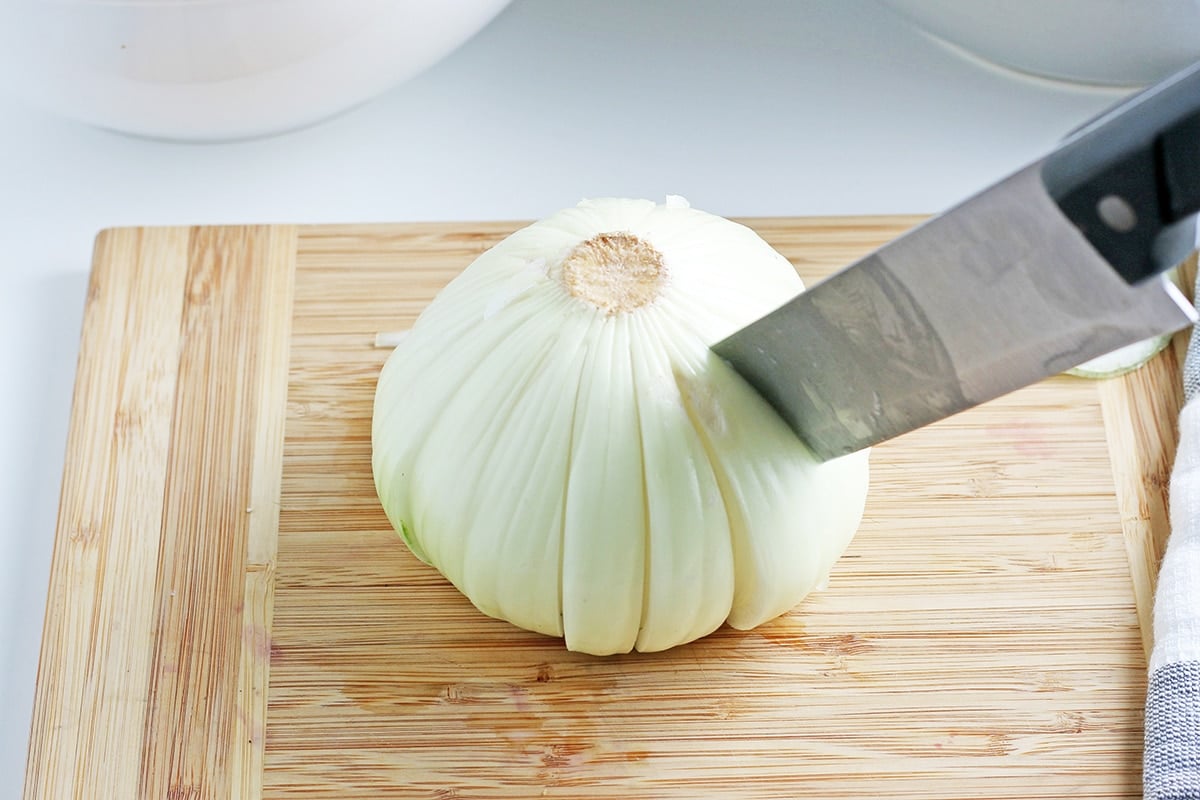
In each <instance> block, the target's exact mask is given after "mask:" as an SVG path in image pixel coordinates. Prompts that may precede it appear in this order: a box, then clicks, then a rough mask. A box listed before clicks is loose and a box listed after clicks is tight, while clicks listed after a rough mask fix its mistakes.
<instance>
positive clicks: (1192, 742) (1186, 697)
mask: <svg viewBox="0 0 1200 800" xmlns="http://www.w3.org/2000/svg"><path fill="white" fill-rule="evenodd" d="M1197 291H1200V285H1197ZM1183 385H1184V399H1185V401H1186V404H1185V405H1184V408H1183V411H1182V412H1181V413H1180V415H1179V449H1178V451H1177V453H1176V456H1175V467H1174V471H1173V473H1172V475H1171V497H1170V501H1171V537H1170V539H1169V540H1168V542H1167V552H1166V554H1165V555H1164V556H1163V562H1162V568H1161V569H1160V571H1159V576H1158V590H1157V593H1156V595H1155V599H1154V650H1153V652H1152V653H1151V655H1150V685H1149V688H1148V690H1147V693H1146V751H1145V758H1144V770H1145V771H1144V777H1143V784H1144V789H1145V798H1146V800H1200V327H1198V328H1193V329H1192V339H1191V342H1190V344H1189V347H1188V355H1187V359H1186V360H1185V362H1184V368H1183Z"/></svg>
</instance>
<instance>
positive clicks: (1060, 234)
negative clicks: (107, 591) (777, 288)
mask: <svg viewBox="0 0 1200 800" xmlns="http://www.w3.org/2000/svg"><path fill="white" fill-rule="evenodd" d="M1198 210H1200V63H1198V64H1196V65H1194V66H1192V67H1189V68H1188V69H1185V70H1183V71H1181V72H1179V73H1177V74H1175V75H1173V76H1172V77H1170V78H1168V79H1167V80H1165V81H1163V82H1161V83H1159V84H1157V85H1155V86H1152V87H1150V88H1149V89H1146V90H1144V91H1142V92H1140V93H1138V94H1136V95H1134V96H1133V97H1131V98H1129V99H1127V100H1125V101H1123V102H1121V103H1119V104H1118V105H1116V106H1115V107H1114V108H1112V109H1110V110H1108V111H1107V112H1105V113H1103V114H1101V115H1100V116H1099V117H1097V118H1096V119H1095V120H1093V121H1092V122H1090V123H1088V124H1086V125H1084V126H1083V127H1082V128H1080V129H1078V130H1077V131H1075V132H1074V133H1073V134H1071V135H1070V136H1068V138H1067V139H1066V140H1064V141H1063V142H1062V143H1061V144H1060V145H1059V146H1058V147H1057V148H1056V149H1055V150H1054V151H1053V152H1051V153H1049V154H1048V155H1046V156H1044V157H1043V158H1040V159H1038V160H1037V161H1035V162H1034V163H1032V164H1029V165H1028V166H1026V167H1024V168H1022V169H1019V170H1017V171H1016V172H1015V173H1013V174H1012V175H1010V176H1008V177H1007V178H1005V179H1003V180H1001V181H1000V182H998V183H996V184H994V185H993V186H991V187H989V188H987V189H985V190H983V191H982V192H980V193H978V194H976V195H974V196H972V197H970V198H968V199H967V200H965V201H964V202H962V203H960V204H959V205H957V206H955V207H953V208H951V209H950V210H949V211H946V212H945V213H943V214H941V215H939V216H936V217H934V218H932V219H930V220H929V221H927V222H925V223H923V224H921V225H919V226H917V227H916V228H914V229H912V230H911V231H909V232H908V233H906V234H905V235H903V236H901V237H900V238H898V239H896V240H894V241H892V242H890V243H889V244H886V245H884V246H883V247H882V248H880V249H878V250H876V251H875V252H873V253H871V254H869V255H867V256H866V257H865V258H863V259H861V260H860V261H858V262H856V263H854V264H851V265H850V266H848V267H846V268H844V269H842V270H841V271H839V272H837V273H836V274H834V275H833V276H831V277H829V278H827V279H825V280H824V281H821V282H820V283H818V284H816V285H814V286H813V287H812V288H811V289H809V290H808V291H806V292H803V293H802V294H800V295H798V296H796V297H795V298H793V299H792V300H790V301H788V302H787V303H785V304H784V305H783V306H781V307H780V308H778V309H776V310H775V311H773V312H771V313H770V314H768V315H767V316H765V317H763V318H762V319H759V320H757V321H755V322H753V323H751V324H750V325H748V326H746V327H745V328H742V329H741V330H739V331H737V332H736V333H734V334H733V335H731V336H730V337H728V338H727V339H724V340H723V341H721V342H718V343H717V344H716V345H714V346H713V350H714V351H715V352H716V354H717V355H718V356H720V357H721V358H723V359H725V360H726V361H727V362H729V363H730V364H731V365H732V366H733V367H734V369H736V370H737V371H738V372H739V373H740V374H741V375H742V376H743V377H744V378H745V379H746V380H747V381H748V382H749V383H750V384H751V385H753V386H754V387H755V388H756V389H757V390H758V392H759V393H760V394H762V395H763V397H764V398H766V400H767V401H768V402H769V403H770V404H771V405H772V406H774V407H775V409H776V410H777V411H778V412H779V414H780V415H781V416H782V417H783V418H784V419H785V420H786V421H787V422H788V424H789V425H790V426H791V427H792V429H793V430H794V431H795V432H796V433H797V435H798V436H799V437H800V438H801V439H802V440H803V441H804V442H805V443H806V444H807V445H808V446H809V448H810V449H811V450H812V451H813V453H814V454H815V455H816V456H817V457H818V458H820V459H823V460H825V459H831V458H835V457H837V456H841V455H845V454H847V453H851V452H854V451H856V450H860V449H863V448H865V447H869V446H871V445H875V444H878V443H880V442H883V441H886V440H888V439H891V438H892V437H895V436H899V435H900V434H903V433H907V432H909V431H912V430H915V429H916V428H920V427H922V426H925V425H928V424H930V423H933V422H936V421H938V420H941V419H944V418H946V417H949V416H951V415H952V414H955V413H957V412H959V411H962V410H964V409H967V408H970V407H972V406H976V405H978V404H980V403H983V402H986V401H988V400H991V399H993V398H995V397H998V396H1000V395H1002V394H1006V393H1008V392H1011V391H1013V390H1016V389H1019V388H1021V387H1023V386H1027V385H1029V384H1031V383H1035V382H1037V381H1039V380H1041V379H1043V378H1046V377H1049V376H1051V375H1057V374H1059V373H1061V372H1063V371H1064V370H1067V369H1070V368H1072V367H1075V366H1078V365H1079V364H1082V363H1083V362H1085V361H1088V360H1090V359H1092V358H1095V357H1097V356H1100V355H1103V354H1105V353H1109V352H1112V351H1113V350H1116V349H1118V348H1120V347H1123V346H1125V345H1129V344H1132V343H1134V342H1138V341H1141V340H1144V339H1147V338H1150V337H1152V336H1156V335H1160V334H1164V333H1168V332H1172V331H1176V330H1180V329H1182V328H1184V327H1187V326H1188V325H1190V324H1192V323H1193V322H1195V321H1196V319H1197V314H1196V310H1195V309H1194V308H1193V307H1192V305H1191V304H1190V303H1189V302H1188V300H1187V298H1185V297H1184V296H1183V294H1182V293H1181V292H1180V291H1179V289H1178V288H1176V286H1175V284H1174V283H1172V282H1171V281H1170V279H1169V278H1168V277H1167V276H1166V275H1164V274H1163V273H1164V272H1165V271H1166V270H1168V269H1169V268H1171V267H1172V266H1174V265H1176V264H1178V263H1179V262H1180V261H1181V260H1182V259H1183V258H1184V257H1185V256H1186V255H1187V254H1188V253H1189V252H1190V251H1191V250H1192V248H1193V247H1194V246H1195V220H1194V215H1195V213H1196V212H1197V211H1198Z"/></svg>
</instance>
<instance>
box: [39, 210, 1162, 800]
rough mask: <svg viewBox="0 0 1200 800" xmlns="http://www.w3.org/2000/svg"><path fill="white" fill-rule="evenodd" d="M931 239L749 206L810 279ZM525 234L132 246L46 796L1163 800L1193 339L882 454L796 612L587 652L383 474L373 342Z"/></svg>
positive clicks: (62, 649) (94, 384)
mask: <svg viewBox="0 0 1200 800" xmlns="http://www.w3.org/2000/svg"><path fill="white" fill-rule="evenodd" d="M918 221H919V218H918V217H900V218H897V217H892V218H850V217H847V218H825V219H810V220H798V219H752V220H746V222H747V223H748V224H749V225H751V226H752V227H754V228H755V229H757V230H758V231H759V232H760V233H762V234H763V236H764V237H765V238H767V240H768V241H770V242H771V243H772V244H773V245H775V246H776V247H777V248H778V249H779V250H780V251H781V252H783V253H784V254H785V255H786V256H787V257H788V258H789V259H791V260H792V262H793V263H794V264H795V265H796V267H797V269H798V270H799V271H800V272H801V274H802V275H803V276H804V277H805V279H806V280H808V281H812V280H815V279H817V278H819V277H820V276H822V275H825V274H828V273H829V272H830V271H832V270H833V269H835V268H837V267H838V266H841V265H842V264H844V263H846V262H847V261H849V260H851V259H852V258H854V257H856V256H858V255H860V254H862V253H864V252H866V251H867V250H870V249H872V248H874V247H876V246H878V245H880V244H882V243H884V242H886V241H888V240H889V239H891V238H893V237H895V236H896V235H898V234H899V233H901V232H902V231H903V230H905V229H907V228H908V227H911V226H912V225H913V224H916V223H917V222H918ZM515 227H517V223H514V222H497V223H472V224H453V223H443V224H419V225H361V226H313V227H304V228H300V229H298V230H297V229H290V228H271V227H264V228H254V229H232V228H227V229H192V230H183V229H176V230H172V231H161V230H159V231H119V232H111V233H109V234H106V236H105V237H103V238H102V239H101V242H100V245H99V247H98V249H97V257H96V261H97V265H96V271H95V273H94V281H93V285H94V295H93V298H92V300H91V301H90V302H89V307H88V317H87V323H86V325H85V339H84V353H85V354H86V355H87V357H86V358H82V357H81V363H80V373H79V382H78V389H77V393H78V394H77V402H76V406H75V411H74V414H75V416H74V418H73V423H72V438H71V444H70V448H71V456H70V459H69V463H70V464H72V465H80V466H81V468H79V469H75V468H74V467H72V468H69V469H68V474H67V476H66V479H65V481H64V494H63V512H62V521H61V522H60V529H59V538H58V543H57V545H56V548H57V549H56V553H55V561H54V578H53V587H52V602H51V606H50V612H49V616H48V619H47V628H46V640H45V644H44V646H43V657H42V666H41V671H40V675H39V686H38V701H37V702H38V706H37V718H36V720H35V725H34V730H33V738H32V743H31V752H30V765H29V775H28V780H27V790H26V796H27V797H30V798H33V797H88V798H91V797H121V798H127V797H153V798H158V797H172V798H185V797H186V798H192V797H228V796H236V797H259V796H262V797H270V798H352V797H354V798H357V797H397V798H401V797H404V798H407V797H417V798H440V799H443V800H444V799H446V798H463V799H465V798H525V797H558V798H603V797H631V796H632V797H647V798H695V797H705V798H710V797H712V798H774V797H778V798H802V797H813V798H834V797H845V798H851V797H854V798H858V797H876V796H888V797H913V798H916V797H920V798H961V797H964V796H971V797H981V798H1015V797H1030V798H1034V797H1045V798H1061V797H1092V798H1126V797H1129V798H1132V797H1138V796H1140V775H1139V770H1140V758H1141V755H1140V748H1141V713H1142V711H1141V707H1142V699H1143V693H1144V688H1145V652H1144V634H1143V630H1142V623H1143V622H1144V621H1143V620H1141V619H1140V618H1139V610H1141V611H1143V612H1144V608H1142V609H1140V608H1139V603H1142V602H1144V599H1145V598H1144V597H1143V596H1144V595H1145V593H1146V592H1147V591H1151V590H1152V571H1153V569H1154V568H1155V566H1156V564H1157V560H1156V558H1155V553H1156V552H1157V551H1156V550H1155V548H1156V547H1158V546H1159V545H1160V544H1161V541H1162V540H1163V538H1164V537H1165V535H1166V529H1165V527H1164V526H1165V525H1166V520H1165V517H1164V516H1163V515H1162V513H1161V508H1162V507H1163V506H1162V505H1161V504H1162V503H1165V498H1164V497H1163V495H1162V492H1161V485H1160V484H1161V481H1162V472H1161V469H1162V466H1163V464H1164V463H1166V462H1164V459H1168V460H1169V457H1170V455H1169V454H1170V453H1171V452H1172V448H1173V433H1174V429H1173V422H1172V421H1171V420H1172V417H1171V414H1172V413H1173V411H1172V409H1173V408H1174V406H1173V405H1172V403H1173V402H1174V401H1172V400H1171V399H1170V397H1171V396H1172V395H1171V393H1172V392H1173V391H1175V390H1174V387H1175V385H1176V382H1177V377H1178V376H1177V369H1178V363H1177V360H1176V359H1175V357H1174V354H1171V353H1168V354H1164V355H1163V356H1162V357H1160V358H1159V359H1158V360H1157V361H1156V362H1155V363H1154V364H1153V365H1152V366H1151V367H1150V368H1148V369H1146V370H1144V371H1142V372H1140V373H1136V374H1135V375H1134V376H1131V377H1129V378H1127V379H1123V380H1119V381H1110V382H1102V383H1097V382H1093V381H1087V380H1082V379H1073V378H1066V377H1062V378H1055V379H1053V380H1049V381H1045V382H1043V383H1041V384H1038V385H1036V386H1032V387H1029V388H1028V389H1025V390H1022V391H1020V392H1017V393H1014V394H1012V395H1009V396H1007V397H1004V398H1001V399H999V400H996V401H994V402H992V403H989V404H987V405H986V406H983V407H981V408H978V409H974V410H972V411H969V412H966V413H963V414H960V415H958V416H956V417H953V418H951V419H949V420H945V421H943V422H941V423H939V424H937V425H934V426H931V427H929V428H926V429H924V430H922V431H918V432H916V433H913V434H911V435H909V436H905V437H902V438H901V439H897V440H895V441H894V442H891V443H889V444H887V445H884V446H881V447H879V448H877V450H876V452H875V453H874V454H873V456H872V469H873V474H872V488H871V495H870V500H869V504H868V510H867V516H866V520H865V521H864V524H863V527H862V530H861V531H860V533H859V535H858V536H857V537H856V539H855V541H854V543H853V545H852V546H851V549H850V551H849V552H848V553H847V555H846V556H845V557H844V558H843V559H842V560H841V561H840V562H839V563H838V565H837V567H836V569H835V572H834V575H833V577H832V579H831V581H830V585H829V587H828V588H827V589H826V590H824V591H822V592H819V593H817V594H815V595H813V596H812V597H810V598H809V599H808V600H806V601H805V602H804V603H803V604H802V605H801V606H800V607H798V608H797V609H795V610H794V611H793V612H791V613H789V614H787V615H785V616H784V617H782V618H780V619H778V620H776V621H774V622H772V623H770V624H767V625H764V626H762V627H761V628H759V629H757V630H755V631H751V632H736V631H732V630H728V629H722V630H720V631H718V632H716V633H715V634H713V635H712V636H709V637H707V638H705V639H703V640H701V641H699V642H696V643H694V644H692V645H688V646H684V647H681V648H676V649H675V650H672V651H668V652H666V653H659V654H633V655H628V656H619V657H612V658H604V659H600V658H592V657H588V656H580V655H576V654H571V653H567V652H565V651H564V650H563V648H562V644H561V642H559V641H557V640H554V639H549V638H545V637H541V636H537V635H533V634H528V633H525V632H522V631H519V630H516V629H514V628H512V627H511V626H509V625H507V624H505V623H502V622H498V621H495V620H491V619H488V618H485V617H483V616H482V615H480V614H479V613H478V612H476V611H475V610H474V609H473V608H472V607H471V605H470V604H469V603H468V602H467V601H466V600H465V599H464V598H463V597H462V596H461V595H459V594H458V593H457V592H456V591H455V590H454V589H453V588H452V587H451V586H450V585H449V584H447V583H446V582H445V581H444V580H442V579H441V578H440V577H439V576H438V575H437V574H436V573H435V572H434V571H433V570H431V569H430V568H428V567H426V566H424V565H422V564H420V563H419V562H417V561H416V560H415V559H414V558H412V556H411V555H409V553H408V552H407V551H406V550H405V549H404V547H403V545H402V544H401V543H400V542H399V540H398V538H397V537H396V535H395V533H394V532H393V531H392V530H391V528H390V526H389V525H388V523H387V520H386V518H385V517H384V515H383V513H382V510H381V509H380V508H379V504H378V501H377V499H376V497H375V494H374V488H373V484H372V480H371V468H370V416H371V407H372V401H373V395H374V387H375V380H376V377H377V375H378V371H379V368H380V366H381V364H382V362H383V360H384V359H385V358H386V356H387V351H385V350H380V349H377V348H375V347H374V346H373V343H374V339H375V335H376V334H377V333H378V332H380V331H390V330H397V329H403V328H405V327H408V326H409V325H411V324H412V322H413V320H415V318H416V316H417V315H418V314H419V313H420V311H421V310H422V309H423V308H424V306H425V305H426V304H427V303H428V302H429V300H430V299H432V297H433V296H434V294H436V292H437V291H438V290H439V289H440V288H441V287H442V286H444V285H445V284H446V282H448V281H449V280H450V279H451V278H452V277H453V276H454V275H455V274H457V272H458V271H459V270H461V269H462V268H463V267H464V266H466V264H467V263H469V262H470V261H471V259H472V258H474V257H475V256H476V255H478V254H479V253H481V252H483V251H484V250H485V249H486V248H487V247H489V246H491V245H492V244H493V243H495V242H496V241H498V240H499V239H500V238H501V237H503V236H504V235H505V234H507V233H508V232H510V231H511V230H513V229H514V228H515ZM164 264H166V265H169V266H164ZM135 387H136V388H135ZM141 387H148V388H141ZM131 393H132V394H131ZM125 395H131V396H132V397H134V398H136V401H137V404H138V405H137V408H138V409H140V416H138V417H137V419H138V420H139V421H138V423H137V425H136V426H133V427H131V426H130V423H128V422H120V420H127V419H133V417H131V416H130V415H129V413H127V412H122V410H121V409H122V408H123V406H122V405H121V398H122V397H124V396H125ZM281 425H282V427H281ZM118 429H120V430H122V431H125V433H124V435H122V436H120V437H117V436H114V431H117V430H118ZM131 481H132V482H136V485H137V486H139V487H141V488H140V489H139V490H138V492H137V493H136V494H135V493H131V492H130V491H129V490H128V489H125V488H122V487H126V486H128V485H130V482H131ZM1156 482H1157V483H1156ZM1156 486H1158V491H1157V494H1155V487H1156ZM120 515H124V516H120ZM126 518H129V519H130V520H131V521H129V522H124V521H120V520H124V519H126ZM114 520H117V521H114ZM118 522H119V524H118ZM1139 548H1140V549H1139ZM110 551H111V557H106V558H102V557H101V556H99V555H97V553H98V552H110ZM1141 553H1144V555H1141ZM130 556H132V557H130ZM1131 575H1133V576H1134V577H1133V579H1132V580H1131ZM1147 576H1149V577H1147ZM1148 587H1149V588H1148ZM172 592H175V594H174V595H172ZM1147 635H1148V634H1147ZM93 653H101V654H109V653H118V654H120V655H116V656H114V655H104V657H103V658H99V657H97V656H96V655H92V654H93ZM130 664H133V665H134V667H136V668H131V667H130Z"/></svg>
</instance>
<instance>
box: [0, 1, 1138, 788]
mask: <svg viewBox="0 0 1200 800" xmlns="http://www.w3.org/2000/svg"><path fill="white" fill-rule="evenodd" d="M1118 97H1120V93H1119V92H1114V91H1107V90H1101V89H1082V88H1078V87H1071V86H1068V85H1064V84H1056V83H1051V82H1045V81H1039V80H1034V79H1025V78H1021V77H1019V76H1017V75H1015V74H1013V73H1009V72H1005V71H1001V70H997V69H993V68H991V67H988V66H986V65H984V64H982V63H980V62H977V61H973V60H970V59H967V58H964V57H962V56H960V55H959V54H957V53H956V52H953V51H951V50H950V49H948V48H946V47H944V46H942V45H940V44H938V43H937V42H934V41H932V40H930V39H928V38H926V37H924V36H923V35H921V34H920V33H918V32H916V31H915V30H914V29H912V28H910V27H908V26H907V25H906V24H905V23H904V22H902V21H901V20H900V19H899V18H898V17H896V16H894V15H893V14H891V13H889V12H887V11H885V10H883V9H882V8H880V7H878V6H875V5H874V4H872V3H871V2H869V0H824V1H823V2H812V1H810V2H806V3H791V4H789V3H784V2H767V1H766V0H754V1H753V2H740V3H729V2H719V1H718V0H703V2H689V3H683V2H676V3H668V2H653V3H639V2H637V1H636V0H622V1H620V2H604V0H589V2H587V3H586V4H585V3H583V2H574V3H561V2H558V0H517V2H515V3H514V5H512V6H511V7H510V8H509V9H507V10H506V11H505V12H504V13H503V14H502V15H501V16H500V17H499V18H498V19H496V21H495V22H494V23H493V24H492V25H490V26H489V27H488V28H486V29H485V30H484V31H483V32H482V33H481V34H480V35H479V36H477V37H476V38H474V39H473V40H471V41H470V42H469V43H468V44H467V45H466V46H465V47H463V48H462V49H460V50H459V51H458V52H456V53H455V54H453V55H452V56H450V57H449V58H448V59H447V60H445V61H443V62H441V63H440V64H438V65H437V66H435V67H433V68H432V69H431V70H429V71H428V72H426V73H424V74H423V75H421V76H419V77H417V78H415V79H413V80H411V81H410V82H408V83H406V84H404V85H402V86H400V87H398V88H396V89H394V90H393V91H391V92H389V93H388V94H386V95H384V96H382V97H380V98H379V99H377V100H375V101H373V102H371V103H369V104H367V105H365V106H362V107H360V108H358V109H356V110H354V111H353V112H351V113H348V114H345V115H343V116H341V117H339V118H336V119H334V120H331V121H329V122H326V123H323V124H320V125H318V126H315V127H312V128H309V129H307V130H303V131H300V132H296V133H292V134H287V135H283V136H278V137H275V138H268V139H262V140H257V141H251V142H243V143H235V144H219V145H180V144H171V143H164V142H154V141H146V140H140V139H134V138H128V137H124V136H121V135H118V134H113V133H108V132H104V131H99V130H94V129H91V128H87V127H84V126H82V125H78V124H74V123H71V122H68V121H63V120H60V119H57V118H54V117H50V116H47V115H45V114H43V113H41V112H38V111H35V110H33V109H30V108H27V107H24V106H22V105H20V104H18V103H17V102H15V101H14V100H12V99H11V98H7V97H4V96H0V245H2V247H0V374H3V375H7V376H8V378H7V379H6V380H4V381H3V383H2V385H0V698H4V706H5V709H4V711H5V713H4V714H2V715H0V800H2V799H3V798H9V797H17V796H18V795H19V793H20V787H21V784H22V775H23V772H24V763H25V752H26V745H27V739H28V726H29V719H30V712H31V709H32V704H33V686H34V680H35V675H36V669H37V658H38V649H39V643H40V639H41V626H42V616H43V611H44V606H45V592H46V586H47V581H48V575H49V569H50V555H51V547H52V541H53V535H54V526H55V516H56V505H57V501H58V492H59V484H60V479H61V473H62V469H63V450H64V447H65V441H66V432H67V418H68V411H69V408H70V401H71V390H72V382H73V379H74V370H75V357H76V351H77V344H76V342H77V338H78V335H79V326H80V315H81V310H82V307H83V301H84V294H85V286H86V280H87V271H88V266H89V260H90V254H91V246H92V239H93V237H94V236H95V234H96V232H97V231H98V230H99V229H101V228H104V227H106V226H113V225H144V224H164V223H186V224H192V223H249V222H335V221H399V220H433V219H443V220H446V219H489V218H502V219H514V218H536V217H541V216H545V215H546V214H548V213H550V212H552V211H554V210H557V209H558V208H560V207H563V206H567V205H572V204H574V203H575V202H576V201H577V200H578V199H580V198H581V197H585V196H598V195H625V196H645V197H651V198H656V199H657V198H662V197H663V196H664V195H666V194H668V193H673V194H681V195H684V196H685V197H687V198H688V199H689V200H690V201H691V203H692V205H693V206H696V207H698V208H702V209H704V210H707V211H712V212H715V213H719V214H724V215H730V216H734V215H737V216H741V215H824V214H868V213H893V212H894V213H910V212H933V211H937V210H940V209H943V208H945V207H947V206H948V205H950V204H952V203H953V202H955V201H956V200H959V199H961V198H963V197H964V196H966V195H967V194H969V193H971V192H972V191H974V190H975V189H977V188H981V187H982V186H984V185H986V184H988V183H990V182H991V181H993V180H995V179H997V178H999V177H1001V176H1002V175H1003V174H1005V173H1007V172H1009V171H1011V170H1013V169H1015V168H1017V167H1019V166H1021V165H1022V164H1023V163H1024V162H1026V161H1028V160H1030V159H1032V158H1034V157H1036V156H1038V155H1039V154H1041V153H1042V152H1043V151H1044V150H1046V149H1047V148H1048V147H1050V146H1051V145H1052V144H1053V142H1054V141H1055V140H1056V139H1057V138H1058V137H1060V136H1061V135H1063V134H1064V133H1065V132H1067V130H1069V129H1070V128H1071V127H1073V126H1075V125H1076V124H1078V123H1080V122H1082V121H1083V120H1085V119H1087V118H1088V117H1090V116H1091V115H1093V114H1094V113H1095V112H1096V111H1098V110H1100V109H1101V108H1103V107H1105V106H1107V105H1109V104H1111V103H1112V102H1113V101H1114V100H1116V99H1117V98H1118Z"/></svg>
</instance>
